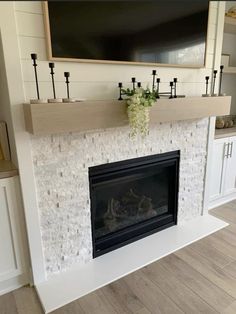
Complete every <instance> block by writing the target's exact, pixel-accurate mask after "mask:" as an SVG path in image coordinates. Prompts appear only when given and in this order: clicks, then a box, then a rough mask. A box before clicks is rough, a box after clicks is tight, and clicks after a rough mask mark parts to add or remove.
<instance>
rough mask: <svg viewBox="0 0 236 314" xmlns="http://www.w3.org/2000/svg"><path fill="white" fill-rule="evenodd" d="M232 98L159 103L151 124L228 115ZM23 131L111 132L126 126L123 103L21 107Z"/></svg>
mask: <svg viewBox="0 0 236 314" xmlns="http://www.w3.org/2000/svg"><path fill="white" fill-rule="evenodd" d="M230 105H231V96H220V97H186V98H174V99H158V101H157V102H156V104H155V105H154V106H153V107H152V108H151V112H150V117H151V123H156V122H170V121H180V120H190V119H198V118H203V117H210V116H222V115H228V114H230ZM24 114H25V122H26V130H27V131H28V132H30V133H31V134H35V135H41V134H55V133H62V132H73V131H74V132H76V131H86V130H92V129H104V128H113V127H119V126H125V125H127V124H128V118H127V113H126V103H125V101H118V100H99V101H92V100H91V101H83V102H75V103H46V104H24Z"/></svg>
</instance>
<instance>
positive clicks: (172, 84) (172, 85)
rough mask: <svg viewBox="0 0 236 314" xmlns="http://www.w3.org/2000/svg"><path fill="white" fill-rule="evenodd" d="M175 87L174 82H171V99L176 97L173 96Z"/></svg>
mask: <svg viewBox="0 0 236 314" xmlns="http://www.w3.org/2000/svg"><path fill="white" fill-rule="evenodd" d="M173 88H174V82H170V97H169V98H170V99H171V98H174V97H173Z"/></svg>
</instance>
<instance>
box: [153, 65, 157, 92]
mask: <svg viewBox="0 0 236 314" xmlns="http://www.w3.org/2000/svg"><path fill="white" fill-rule="evenodd" d="M156 74H157V71H156V70H152V76H153V78H152V91H153V92H154V90H155V77H156Z"/></svg>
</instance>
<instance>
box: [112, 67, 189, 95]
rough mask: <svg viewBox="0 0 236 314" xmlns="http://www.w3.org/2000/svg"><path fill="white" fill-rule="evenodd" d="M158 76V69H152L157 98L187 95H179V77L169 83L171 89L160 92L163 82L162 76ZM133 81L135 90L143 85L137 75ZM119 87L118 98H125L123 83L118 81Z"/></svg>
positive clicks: (153, 86)
mask: <svg viewBox="0 0 236 314" xmlns="http://www.w3.org/2000/svg"><path fill="white" fill-rule="evenodd" d="M156 76H157V71H156V70H152V92H153V93H154V94H155V96H156V98H160V97H161V96H162V97H169V98H170V99H171V98H177V97H185V95H177V82H178V79H177V78H176V77H175V78H174V79H173V81H171V82H170V83H169V86H170V90H169V91H166V92H160V83H161V79H160V77H156ZM131 83H132V88H133V91H135V89H136V88H141V87H142V83H141V82H137V81H136V78H135V77H132V78H131ZM118 88H119V98H118V100H123V98H122V96H123V95H124V94H123V92H122V91H123V83H122V82H119V83H118Z"/></svg>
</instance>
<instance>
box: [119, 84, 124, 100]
mask: <svg viewBox="0 0 236 314" xmlns="http://www.w3.org/2000/svg"><path fill="white" fill-rule="evenodd" d="M122 86H123V85H122V82H120V83H118V87H119V89H120V97H119V98H118V100H123V98H122V91H121V89H122Z"/></svg>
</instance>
